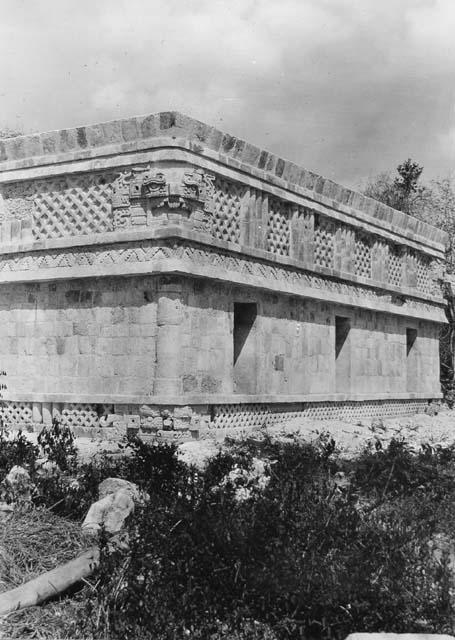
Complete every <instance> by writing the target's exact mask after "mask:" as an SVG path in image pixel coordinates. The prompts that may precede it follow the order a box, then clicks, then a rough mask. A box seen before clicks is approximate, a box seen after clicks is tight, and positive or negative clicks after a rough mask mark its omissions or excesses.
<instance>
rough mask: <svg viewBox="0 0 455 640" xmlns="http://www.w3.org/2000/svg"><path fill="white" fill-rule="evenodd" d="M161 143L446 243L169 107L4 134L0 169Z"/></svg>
mask: <svg viewBox="0 0 455 640" xmlns="http://www.w3.org/2000/svg"><path fill="white" fill-rule="evenodd" d="M166 146H173V147H179V146H180V147H183V148H187V149H190V150H191V151H192V152H194V153H197V154H201V155H205V154H206V153H207V151H208V152H209V153H210V152H212V155H213V153H215V154H218V155H217V159H218V160H219V161H220V162H223V163H225V164H228V165H229V166H232V167H236V168H237V169H240V170H242V171H245V172H247V173H252V172H253V173H254V175H258V173H259V174H260V177H262V178H263V179H264V180H267V181H269V182H272V183H273V184H276V185H277V186H280V187H283V188H285V189H288V190H289V191H294V190H295V189H296V188H297V189H298V191H299V192H301V191H302V189H304V190H305V192H306V193H307V195H308V196H309V197H311V198H312V199H314V200H315V201H323V202H325V203H327V202H328V201H329V202H330V203H331V206H333V207H335V208H336V207H337V205H342V206H344V207H350V208H352V209H355V210H356V211H358V212H363V213H366V214H368V215H369V216H373V217H374V218H377V219H378V220H381V221H383V222H385V223H389V224H390V225H393V226H394V227H395V228H398V229H401V230H402V231H406V232H407V233H411V234H413V235H415V236H416V237H418V238H420V240H421V241H422V240H423V241H425V240H427V241H432V242H436V243H440V244H443V245H445V244H446V243H447V234H446V233H445V232H443V231H441V230H440V229H437V228H436V227H433V226H431V225H429V224H427V223H425V222H422V221H421V220H418V219H417V218H414V217H413V216H409V215H406V214H405V213H403V212H401V211H397V210H395V209H392V208H391V207H388V206H387V205H385V204H382V203H380V202H377V201H376V200H373V199H372V198H367V197H366V196H364V195H363V194H361V193H359V192H357V191H353V190H352V189H348V188H346V187H343V186H342V185H340V184H337V183H336V182H333V181H332V180H329V179H327V178H324V177H322V176H320V175H317V174H316V173H314V172H312V171H308V170H307V169H304V168H302V167H299V166H298V165H296V164H295V163H293V162H289V161H288V160H284V159H283V158H279V157H278V156H276V155H274V154H273V153H270V152H269V151H266V150H264V149H260V148H259V147H256V146H254V145H252V144H250V143H248V142H245V141H244V140H241V139H239V138H235V137H234V136H231V135H229V134H228V133H223V132H222V131H220V130H219V129H216V128H214V127H212V126H210V125H207V124H204V123H203V122H200V121H199V120H195V119H193V118H190V117H188V116H185V115H183V114H181V113H178V112H175V111H165V112H161V113H156V114H152V115H145V116H136V117H132V118H127V119H123V120H113V121H110V122H104V123H101V124H94V125H88V126H81V127H76V128H74V129H61V130H57V131H50V132H46V133H37V134H30V135H26V136H18V137H14V138H5V139H3V140H0V172H4V171H8V172H10V171H13V172H14V170H15V169H24V168H31V167H39V166H43V165H50V164H56V163H59V162H63V161H68V160H69V161H71V160H79V159H84V158H95V157H98V156H108V155H112V154H119V153H131V151H134V150H136V149H137V150H141V151H142V150H144V149H147V148H153V147H166ZM11 181H14V176H13V175H12V176H11Z"/></svg>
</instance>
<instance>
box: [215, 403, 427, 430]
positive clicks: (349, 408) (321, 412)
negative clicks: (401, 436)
mask: <svg viewBox="0 0 455 640" xmlns="http://www.w3.org/2000/svg"><path fill="white" fill-rule="evenodd" d="M427 406H428V400H425V399H422V400H365V401H361V402H354V401H345V402H302V403H295V404H288V405H279V404H266V403H260V404H259V403H258V404H243V405H242V404H221V405H214V406H213V408H212V416H213V419H212V422H211V425H210V426H211V427H213V428H215V429H223V428H241V429H254V428H259V427H262V426H271V425H274V424H278V423H280V422H285V421H287V420H293V419H295V418H309V419H312V420H344V421H346V422H355V421H357V420H360V419H362V418H387V417H395V416H404V415H412V414H414V413H418V412H419V411H423V410H424V409H425V407H427Z"/></svg>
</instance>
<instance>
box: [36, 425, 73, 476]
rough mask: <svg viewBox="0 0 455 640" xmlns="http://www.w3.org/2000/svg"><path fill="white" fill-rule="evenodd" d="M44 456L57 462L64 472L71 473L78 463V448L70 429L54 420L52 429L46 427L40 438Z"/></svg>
mask: <svg viewBox="0 0 455 640" xmlns="http://www.w3.org/2000/svg"><path fill="white" fill-rule="evenodd" d="M38 445H39V446H40V448H41V450H42V452H43V454H44V455H45V456H46V457H47V458H48V460H52V461H53V462H56V463H57V464H58V466H59V467H60V469H61V470H62V471H70V470H72V469H74V468H75V466H76V463H77V448H76V445H75V444H74V436H73V432H72V431H71V429H70V427H67V426H65V425H62V424H61V423H60V422H59V420H57V419H56V418H54V420H53V421H52V425H51V426H50V427H47V426H45V427H44V428H43V429H42V431H41V432H40V434H39V436H38Z"/></svg>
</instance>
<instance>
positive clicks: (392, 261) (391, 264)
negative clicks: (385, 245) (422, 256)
mask: <svg viewBox="0 0 455 640" xmlns="http://www.w3.org/2000/svg"><path fill="white" fill-rule="evenodd" d="M388 273H389V284H391V285H393V286H395V287H399V286H401V281H402V255H401V250H400V248H399V247H396V246H395V245H390V246H389V260H388Z"/></svg>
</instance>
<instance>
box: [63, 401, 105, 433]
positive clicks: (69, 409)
mask: <svg viewBox="0 0 455 640" xmlns="http://www.w3.org/2000/svg"><path fill="white" fill-rule="evenodd" d="M96 407H97V405H93V404H81V403H67V404H65V405H63V409H62V412H61V421H62V424H63V425H65V426H68V427H98V426H99V416H98V412H97V410H96Z"/></svg>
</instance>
